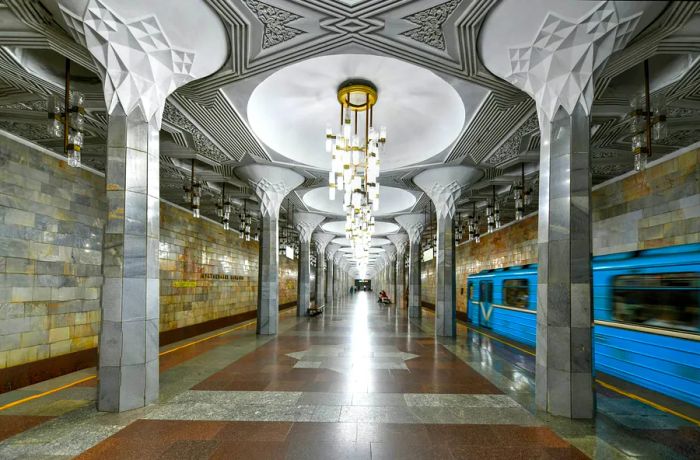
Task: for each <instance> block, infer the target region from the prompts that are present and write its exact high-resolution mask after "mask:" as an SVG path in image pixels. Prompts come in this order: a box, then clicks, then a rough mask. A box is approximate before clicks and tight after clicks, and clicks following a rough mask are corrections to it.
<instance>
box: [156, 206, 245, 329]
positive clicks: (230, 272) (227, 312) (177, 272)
mask: <svg viewBox="0 0 700 460" xmlns="http://www.w3.org/2000/svg"><path fill="white" fill-rule="evenodd" d="M159 254H160V330H161V331H168V330H171V329H177V328H180V327H184V326H190V325H193V324H198V323H203V322H205V321H211V320H214V319H218V318H223V317H226V316H232V315H236V314H239V313H244V312H247V311H250V310H255V308H256V305H257V288H258V243H257V242H255V241H245V240H242V239H240V238H239V237H238V234H237V233H235V232H231V231H225V230H224V229H223V227H221V226H219V225H214V224H212V223H211V222H208V221H206V220H204V219H193V218H192V216H191V214H190V213H189V212H187V211H184V210H182V209H178V208H175V207H173V206H170V205H168V204H166V203H161V212H160V248H159Z"/></svg>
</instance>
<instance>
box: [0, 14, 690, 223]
mask: <svg viewBox="0 0 700 460" xmlns="http://www.w3.org/2000/svg"><path fill="white" fill-rule="evenodd" d="M61 1H63V0H61ZM66 1H68V0H66ZM71 1H83V0H71ZM100 1H107V0H100ZM110 1H111V0H110ZM201 2H203V3H206V4H207V5H208V7H209V8H210V9H211V11H212V12H213V13H214V14H216V15H217V16H218V17H219V20H220V21H221V22H222V23H223V24H224V26H225V28H226V33H227V34H228V40H229V43H228V44H229V51H228V58H227V60H226V62H225V64H224V65H223V66H222V67H221V68H220V69H218V70H217V71H216V72H214V73H213V74H212V75H210V76H208V77H206V78H203V79H201V80H196V81H193V82H191V83H189V84H187V85H185V86H184V87H182V88H180V89H178V90H177V91H176V92H174V93H173V94H171V96H170V97H169V98H168V103H167V104H166V107H165V112H164V115H163V124H162V131H161V195H162V196H163V197H164V198H165V199H167V200H169V201H172V202H174V203H176V204H183V203H182V198H181V195H182V185H183V183H184V181H185V180H186V178H187V177H188V174H189V171H190V167H191V160H192V158H194V159H195V164H196V166H195V173H196V175H197V176H198V177H201V178H202V179H203V180H204V181H205V183H206V186H205V196H204V200H203V212H204V213H205V214H212V213H213V212H214V211H215V209H216V208H215V200H216V198H217V197H218V196H219V194H220V190H221V186H222V184H223V183H226V184H227V185H226V187H227V190H228V191H229V192H230V193H231V194H233V196H234V198H235V199H236V200H237V203H239V204H241V205H243V204H244V203H245V205H246V207H248V208H249V209H255V206H256V204H255V202H256V199H255V197H254V196H252V194H251V191H250V190H249V188H248V186H247V184H245V183H244V182H241V181H240V180H238V179H237V178H236V177H235V175H234V174H233V170H234V169H235V168H236V167H238V166H241V165H245V164H250V163H254V162H260V163H266V162H273V163H275V164H278V165H280V166H288V167H290V168H292V169H294V170H295V171H297V172H298V173H299V174H301V175H302V176H304V178H305V181H304V183H303V184H302V186H301V188H300V189H299V190H297V191H295V192H293V193H291V194H290V195H289V196H288V199H286V200H285V201H284V203H283V205H282V209H283V210H282V214H283V215H285V214H287V213H288V212H289V211H291V210H292V209H294V210H304V211H309V210H312V209H314V207H313V206H309V202H308V200H305V197H306V196H307V194H308V193H313V190H314V189H315V188H318V187H324V185H325V183H326V181H327V173H326V171H325V170H324V164H323V162H314V161H305V160H303V159H301V160H302V161H300V158H296V159H295V155H285V154H283V152H279V151H277V150H276V149H275V148H273V147H271V146H270V145H268V141H266V140H265V139H263V138H261V134H260V133H259V132H256V130H255V129H254V126H252V125H254V123H252V122H251V119H250V111H249V107H248V103H249V101H250V99H251V95H253V94H254V93H255V91H256V89H257V88H259V87H260V85H261V83H263V82H265V81H266V80H267V79H269V78H274V75H275V74H276V73H277V72H279V71H282V69H289V68H291V67H290V66H295V65H298V66H302V67H303V66H304V65H305V64H304V63H305V62H307V63H308V62H322V61H329V60H333V59H342V57H341V58H338V57H337V56H342V55H351V54H354V55H363V56H368V57H367V61H369V60H377V61H378V62H385V63H386V62H391V61H392V60H394V61H397V62H398V63H399V64H400V65H401V66H403V65H406V66H417V67H419V68H420V69H421V70H425V71H427V72H428V73H430V75H434V76H435V77H436V78H438V79H439V81H441V82H444V83H445V84H446V85H447V86H448V87H450V88H452V89H453V90H454V91H455V94H457V96H458V97H459V99H460V104H461V105H462V106H463V107H464V108H465V110H464V121H463V122H462V123H461V125H460V126H459V127H458V129H457V128H455V129H454V131H455V132H454V133H452V134H451V136H452V138H450V139H449V142H447V141H446V142H445V145H447V147H446V148H443V149H440V150H439V151H436V152H432V153H431V154H430V155H426V156H425V157H420V158H419V157H413V158H412V159H411V160H410V161H408V162H404V163H405V164H403V163H401V162H400V161H397V162H396V163H395V164H394V165H391V164H390V163H389V164H388V165H387V168H385V169H383V170H382V174H381V176H380V182H381V184H382V186H384V187H387V188H388V187H395V188H398V189H403V190H405V191H407V193H408V194H409V195H410V196H411V197H412V199H413V202H412V203H410V204H407V205H406V207H404V208H402V209H399V210H395V211H393V213H391V212H390V213H388V214H387V215H386V216H385V217H382V219H386V220H391V218H392V217H393V215H394V213H396V212H421V211H423V210H424V209H425V208H426V207H428V201H429V200H428V199H427V197H426V196H425V195H424V194H423V193H422V192H421V191H420V190H419V189H418V188H417V187H416V186H415V184H414V183H413V181H412V179H413V177H414V176H415V175H416V174H417V173H418V172H419V171H420V170H423V169H425V168H429V167H431V166H439V165H443V164H464V165H468V166H475V167H478V168H479V169H481V170H482V171H483V172H484V176H483V178H482V179H481V180H480V181H479V182H477V183H476V184H473V185H471V186H470V187H468V188H467V189H466V190H464V191H463V193H462V196H461V198H460V200H459V202H458V212H466V211H467V210H468V209H471V207H472V205H473V203H476V204H477V206H482V205H483V204H484V203H485V201H486V200H487V199H488V198H489V197H490V196H491V194H492V193H493V189H494V186H495V188H496V191H497V194H499V196H501V197H502V199H501V203H502V213H503V215H504V219H505V221H508V220H509V219H510V218H512V217H511V216H512V214H513V206H512V205H513V203H512V200H511V199H509V197H510V195H511V190H510V188H511V186H512V184H513V183H514V181H516V180H518V179H519V177H520V170H521V166H520V165H521V164H525V171H526V177H527V179H528V181H529V182H530V183H532V184H533V186H534V188H535V194H534V196H535V198H536V197H537V193H536V189H537V171H538V167H537V164H538V150H539V134H538V124H537V117H536V115H535V107H534V102H533V101H532V100H531V99H530V98H529V97H527V96H526V95H525V94H524V93H522V92H520V91H519V90H517V89H516V88H515V87H514V86H512V85H511V84H510V83H508V82H506V81H504V80H501V79H500V78H498V77H496V76H494V75H492V74H491V73H490V72H489V71H487V70H486V68H485V67H484V65H483V64H482V62H481V60H480V56H479V53H478V39H479V33H480V30H481V27H482V25H483V23H484V21H485V18H486V17H487V16H488V14H489V13H490V12H491V11H493V10H494V9H495V8H496V7H497V6H498V4H499V1H498V0H447V1H445V0H421V1H413V2H407V1H401V0H342V1H339V0H314V1H308V2H301V1H293V0H265V1H261V0H240V1H230V0H201ZM123 3H128V1H125V2H123ZM58 11H59V10H58V8H57V1H56V0H41V1H35V0H0V23H1V24H3V27H5V28H7V29H8V30H3V31H2V34H0V129H3V130H7V131H10V132H13V133H15V134H18V135H20V136H22V137H25V138H27V139H29V140H32V141H34V142H37V143H39V144H41V145H44V146H46V147H48V148H50V149H54V150H59V149H60V148H61V145H60V141H59V142H56V141H55V140H53V139H48V138H47V136H46V135H45V134H44V131H45V130H44V121H45V114H44V113H45V110H46V107H45V100H46V96H47V95H48V94H49V93H51V92H60V91H61V83H60V78H59V79H57V76H58V77H60V75H62V71H61V65H62V60H63V59H64V57H68V58H70V59H71V60H72V61H73V63H74V64H73V65H74V68H75V69H76V77H78V76H80V78H81V79H82V83H81V84H82V85H83V88H82V89H83V90H84V91H85V93H86V98H87V103H86V105H87V109H88V126H87V128H86V140H85V149H84V153H83V157H84V161H85V163H86V164H88V165H89V166H92V167H94V168H95V169H98V170H104V158H105V154H106V148H105V140H106V126H107V125H106V124H107V116H106V112H105V108H104V102H103V96H102V94H101V87H100V85H99V84H96V82H95V78H96V77H97V76H96V69H95V67H94V64H93V63H92V59H91V58H90V56H89V54H88V52H87V50H86V49H84V48H83V47H82V46H81V45H79V44H78V43H76V42H75V41H74V40H73V39H72V38H71V36H70V35H69V33H67V30H66V25H65V23H64V22H63V19H62V18H61V17H60V14H59V12H58ZM155 13H156V15H157V13H158V12H157V11H156V12H155ZM163 20H165V19H163ZM698 38H700V2H683V1H672V2H668V4H667V6H666V8H665V9H664V10H663V12H662V13H661V15H660V16H659V17H658V18H657V19H656V20H654V21H653V22H652V23H651V24H650V25H649V26H648V27H646V29H645V30H643V31H642V32H641V33H640V34H639V35H637V36H636V37H635V38H634V39H633V40H632V41H631V43H630V44H629V45H628V46H627V47H626V48H625V49H624V50H622V51H621V52H619V53H617V54H615V55H613V57H612V58H611V59H610V60H609V62H608V64H607V65H606V67H605V69H604V70H603V72H602V74H601V75H600V77H599V78H598V81H597V84H596V87H595V89H596V94H595V97H596V99H595V102H594V105H593V113H592V123H591V124H592V137H591V140H592V155H593V162H592V168H593V171H592V172H593V181H594V183H598V182H602V181H604V180H607V179H609V178H611V177H614V176H617V175H619V174H622V173H624V172H627V171H628V170H630V169H631V166H632V160H631V154H629V139H628V129H627V125H626V122H625V121H624V114H625V112H626V111H627V102H626V100H627V99H628V97H629V95H630V94H631V92H633V91H634V88H635V85H638V84H639V82H640V81H641V72H640V69H641V63H642V62H643V61H644V60H645V59H650V63H651V68H652V79H655V78H656V79H657V81H661V83H660V84H657V86H655V91H659V92H663V93H665V95H666V97H667V101H668V102H669V105H670V108H669V126H670V128H671V136H670V137H669V139H668V140H666V141H665V143H664V144H659V145H658V146H657V145H655V146H654V150H655V152H657V153H658V154H665V153H668V152H670V151H673V150H675V149H676V148H678V147H682V146H686V145H689V144H691V143H693V142H695V141H698V140H700V123H698V122H699V121H700V59H698V49H697V45H696V43H697V42H698ZM334 56H335V57H334ZM314 60H316V61H314ZM341 68H342V66H341ZM655 69H671V70H670V71H666V70H665V71H663V72H662V71H659V72H657V73H656V74H655V73H654V72H655ZM329 72H330V71H329ZM330 75H331V76H332V78H339V74H333V73H332V72H331V73H330ZM332 78H331V80H329V81H332ZM329 85H330V86H331V87H332V84H331V83H328V82H327V83H326V86H329ZM652 86H654V85H652ZM312 89H313V82H311V84H310V85H307V88H306V89H305V91H307V97H312V95H311V96H310V94H311V93H309V91H310V90H312ZM287 90H288V89H287ZM388 93H389V94H390V91H388ZM324 97H325V96H324ZM382 102H383V100H382V98H381V95H380V102H379V104H380V105H381V104H382ZM390 105H391V103H387V105H386V106H387V107H389V106H390ZM424 105H427V106H419V107H416V109H415V110H416V111H417V113H418V115H421V114H422V112H424V113H425V114H428V115H430V114H431V113H433V112H438V111H439V110H440V107H434V106H430V104H429V103H428V104H424ZM268 110H269V108H268ZM288 111H289V113H288V114H286V113H285V114H284V115H288V116H289V117H294V116H295V115H296V111H295V110H294V109H288ZM334 115H335V113H331V114H329V119H331V121H334V119H333V118H332V117H333V116H334ZM395 117H396V116H395V115H394V116H392V120H391V121H392V122H395V120H394V119H393V118H395ZM426 119H427V120H435V121H436V122H439V118H435V119H433V118H430V117H428V118H426ZM324 128H325V125H321V126H318V134H319V138H320V139H322V136H323V130H324ZM431 129H434V127H433V126H431V125H430V124H428V123H427V124H426V126H425V130H426V131H427V130H431ZM391 131H394V132H395V133H396V132H399V133H400V132H401V131H400V128H396V129H393V128H392V130H391ZM391 131H390V132H389V137H390V140H391V135H392V132H391ZM433 142H435V143H438V141H437V140H435V141H433ZM318 155H324V152H323V151H322V150H321V151H319V152H318ZM409 201H410V200H409ZM532 206H533V209H534V207H535V206H536V202H535V203H533V205H532ZM317 210H319V211H321V212H323V213H324V214H326V215H327V216H328V217H330V216H331V215H332V214H333V212H326V211H323V209H317ZM234 214H235V213H234ZM329 220H332V219H327V221H329ZM233 225H237V223H236V222H235V219H234V222H233Z"/></svg>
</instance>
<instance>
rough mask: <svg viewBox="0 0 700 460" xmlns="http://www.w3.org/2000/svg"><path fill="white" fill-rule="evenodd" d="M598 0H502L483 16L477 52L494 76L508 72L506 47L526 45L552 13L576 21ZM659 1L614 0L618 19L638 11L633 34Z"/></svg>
mask: <svg viewBox="0 0 700 460" xmlns="http://www.w3.org/2000/svg"><path fill="white" fill-rule="evenodd" d="M599 4H600V2H597V1H594V2H582V1H578V2H575V1H561V0H527V1H522V0H502V1H501V2H499V3H498V4H497V5H496V6H495V7H494V8H493V9H492V10H491V11H490V12H489V15H488V16H487V17H486V20H485V21H484V24H483V26H482V27H481V32H480V34H479V41H478V44H479V55H480V57H481V60H482V62H483V63H484V64H485V65H486V67H487V68H488V69H489V70H490V71H491V72H493V73H494V74H496V75H500V76H503V75H508V74H510V72H511V67H510V66H511V62H510V54H509V49H510V48H516V47H520V46H524V45H529V44H531V43H532V40H533V39H534V38H535V37H536V36H537V33H538V32H539V30H540V29H541V28H542V25H543V23H544V21H545V18H546V17H547V15H549V14H554V15H556V16H558V17H560V18H563V19H567V20H568V21H569V22H574V23H577V22H578V20H579V19H580V18H582V17H584V16H586V15H587V14H588V13H589V12H591V11H592V10H594V9H596V8H597V7H598V5H599ZM666 4H667V2H663V1H658V2H657V1H617V2H615V8H616V10H617V13H618V15H619V16H620V17H621V18H627V17H629V16H634V15H636V14H638V13H640V12H641V13H642V16H641V17H640V20H639V24H638V25H637V28H636V31H635V34H637V33H639V32H640V31H642V30H644V28H646V26H647V25H649V24H650V23H651V21H653V20H654V18H656V17H657V16H658V15H659V13H661V11H662V10H663V9H664V8H665V7H666Z"/></svg>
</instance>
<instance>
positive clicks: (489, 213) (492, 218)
mask: <svg viewBox="0 0 700 460" xmlns="http://www.w3.org/2000/svg"><path fill="white" fill-rule="evenodd" d="M492 196H493V198H492V199H491V200H487V201H486V228H487V232H488V233H491V232H492V231H494V230H495V229H496V214H495V212H494V204H495V202H496V186H495V185H493V186H492Z"/></svg>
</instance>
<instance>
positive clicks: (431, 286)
mask: <svg viewBox="0 0 700 460" xmlns="http://www.w3.org/2000/svg"><path fill="white" fill-rule="evenodd" d="M436 262H437V259H435V258H433V259H432V260H429V261H427V262H425V261H423V262H421V266H420V269H421V273H420V300H421V302H426V303H429V304H430V305H435V269H436V266H435V263H436Z"/></svg>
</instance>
